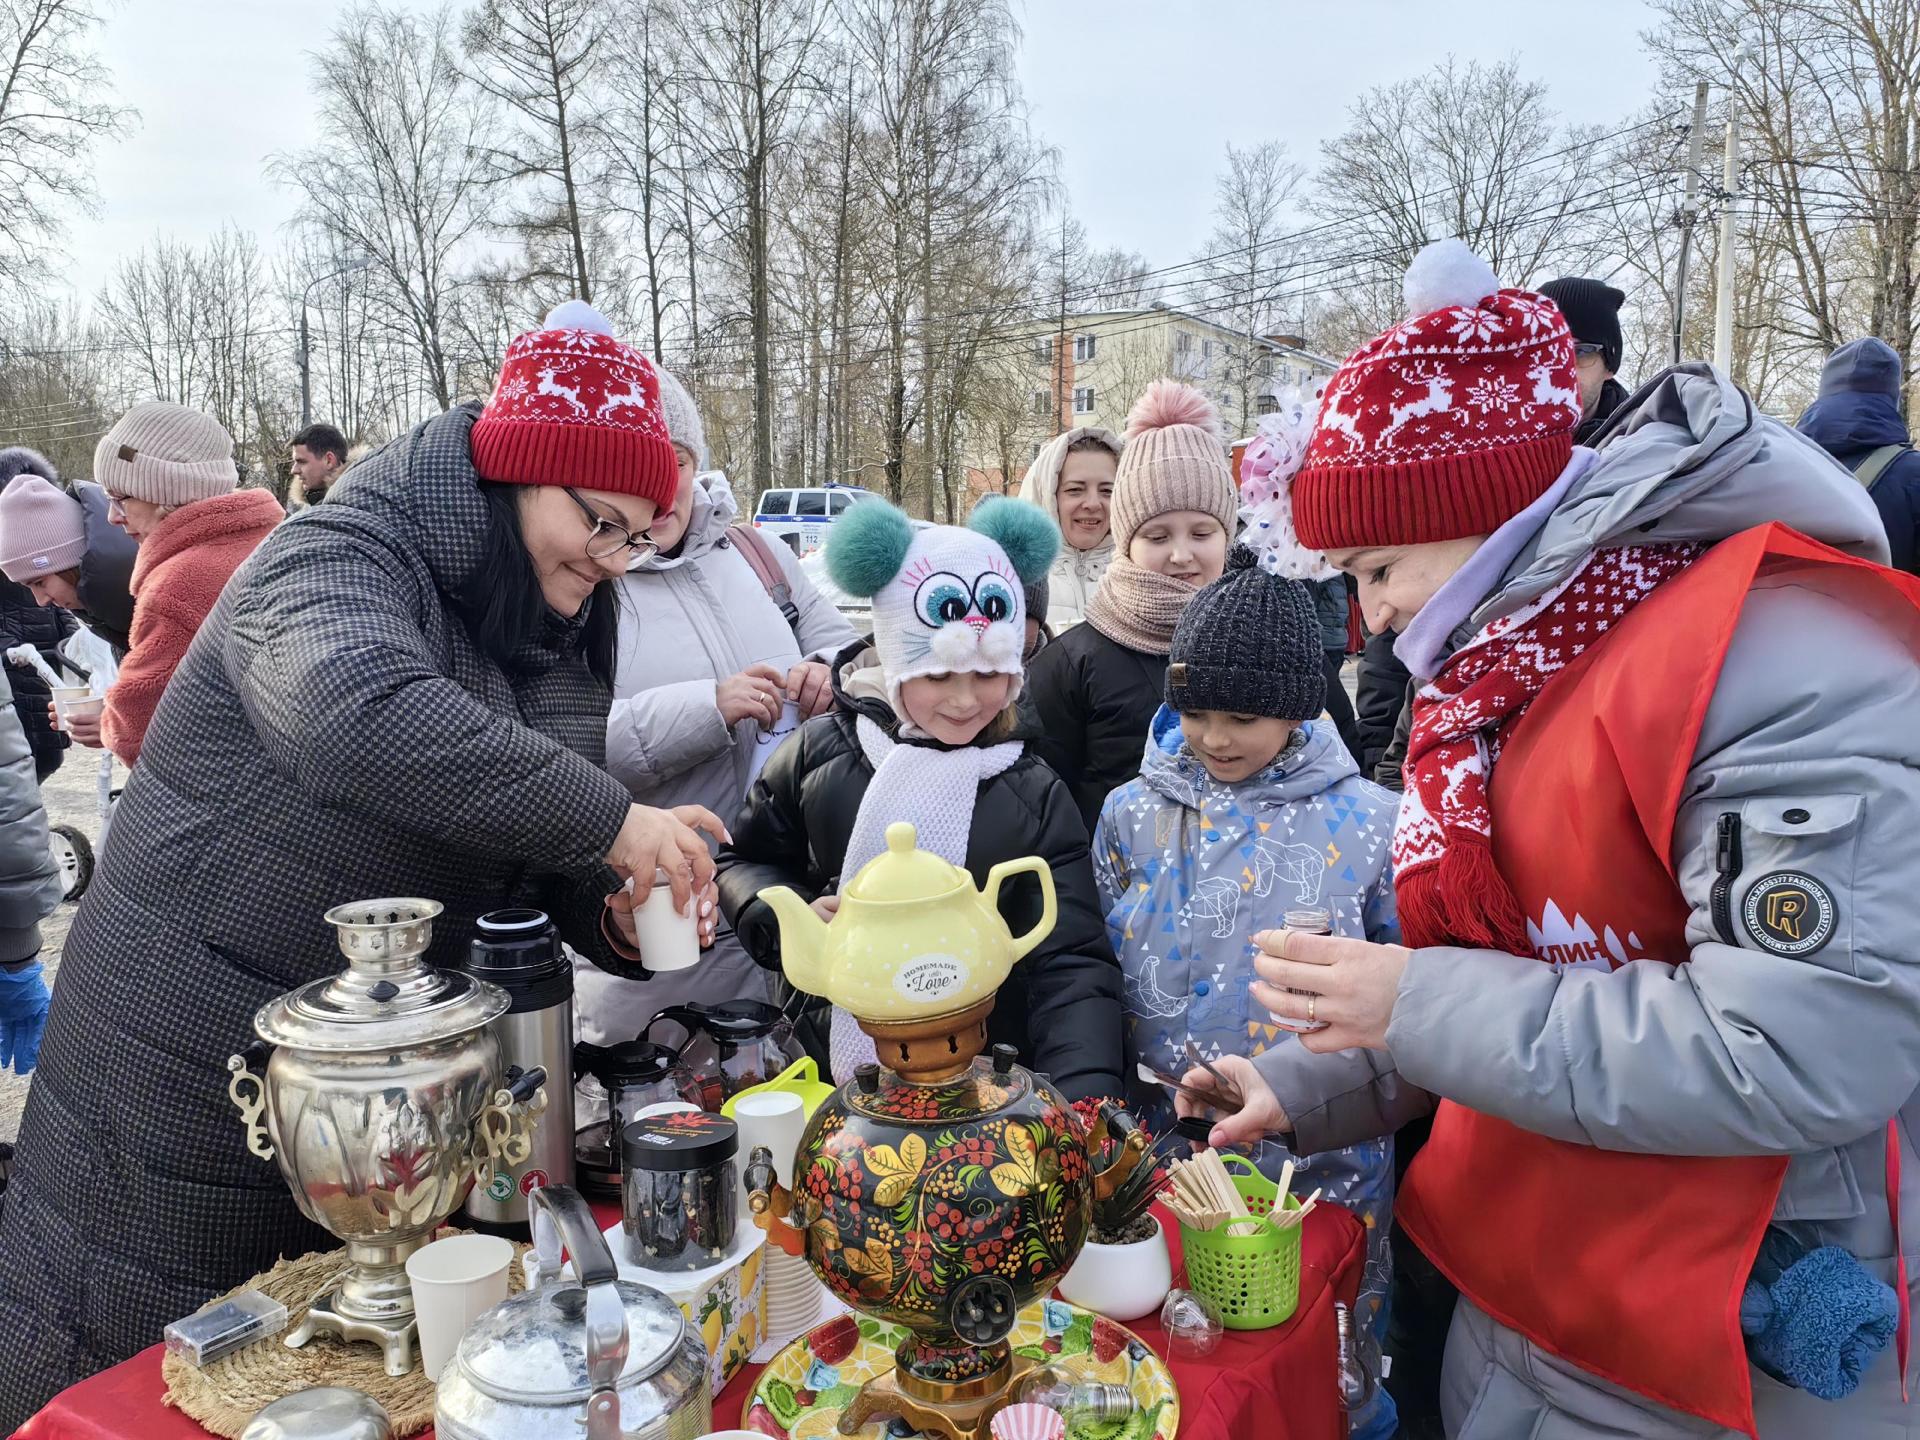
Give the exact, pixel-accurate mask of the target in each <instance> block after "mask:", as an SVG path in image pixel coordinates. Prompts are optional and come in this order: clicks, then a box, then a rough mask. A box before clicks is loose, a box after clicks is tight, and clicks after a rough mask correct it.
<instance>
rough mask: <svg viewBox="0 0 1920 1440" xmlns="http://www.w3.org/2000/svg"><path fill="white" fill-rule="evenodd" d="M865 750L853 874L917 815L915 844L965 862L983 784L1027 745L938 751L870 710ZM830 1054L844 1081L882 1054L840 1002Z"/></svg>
mask: <svg viewBox="0 0 1920 1440" xmlns="http://www.w3.org/2000/svg"><path fill="white" fill-rule="evenodd" d="M854 728H855V730H856V731H857V732H858V733H859V736H860V749H861V750H862V751H863V752H864V753H865V755H866V757H867V763H868V764H870V765H871V766H873V779H872V780H870V781H868V782H867V793H866V795H865V796H864V797H863V798H862V799H861V801H860V812H859V814H857V815H856V816H854V820H853V834H852V835H851V836H850V837H849V838H848V840H847V854H846V858H845V859H844V860H843V861H842V862H841V866H840V873H841V875H843V876H844V877H845V878H846V879H847V880H851V879H852V878H853V877H854V876H855V875H857V874H859V873H860V867H861V866H863V865H865V864H866V863H867V862H868V861H869V860H871V859H873V858H874V857H875V856H876V855H878V854H880V853H881V852H882V851H884V850H885V849H886V848H887V826H889V825H891V824H893V823H894V822H895V821H898V820H910V821H912V822H913V825H914V827H915V831H916V837H915V841H914V843H915V844H916V845H918V846H919V847H920V848H921V849H922V850H929V851H931V852H932V853H934V854H935V855H938V856H939V857H940V858H941V859H943V860H947V861H949V862H951V863H952V864H955V865H959V866H962V867H964V866H965V865H966V863H967V840H968V838H969V837H970V836H971V835H972V833H973V805H974V801H976V800H977V799H979V797H980V787H981V786H982V785H983V784H985V783H986V782H987V781H988V780H991V779H992V778H993V777H994V776H996V775H998V774H1000V773H1001V772H1002V771H1004V770H1006V769H1007V768H1009V767H1010V766H1011V765H1012V764H1013V762H1014V761H1016V760H1018V759H1019V758H1020V755H1021V753H1022V752H1023V751H1024V750H1025V749H1026V745H1025V743H1024V742H1022V741H1019V740H1009V741H1007V742H1005V743H1004V744H1000V745H985V746H968V747H966V748H965V749H960V750H937V749H934V748H933V747H931V746H927V745H902V744H900V743H899V742H897V741H896V740H894V739H893V737H892V736H890V735H888V734H887V732H886V731H884V730H882V729H881V728H880V727H879V726H878V725H876V724H874V723H873V721H871V720H869V719H868V718H867V717H866V716H864V715H862V716H860V717H859V718H858V719H857V720H856V721H855V722H854ZM829 1045H830V1050H829V1054H830V1059H831V1061H832V1066H833V1079H834V1083H835V1084H837V1085H844V1084H846V1083H847V1082H848V1081H849V1080H851V1079H852V1078H853V1072H854V1070H855V1068H856V1067H858V1066H860V1065H864V1064H867V1063H869V1062H871V1061H873V1060H874V1059H875V1058H876V1055H875V1051H874V1048H873V1039H872V1037H871V1036H869V1035H867V1034H866V1032H865V1031H863V1030H861V1029H859V1028H858V1027H857V1025H856V1024H855V1022H854V1019H853V1017H852V1016H851V1015H849V1014H847V1013H846V1011H844V1010H842V1009H840V1008H839V1007H838V1006H835V1007H834V1011H833V1029H832V1034H831V1039H830V1042H829Z"/></svg>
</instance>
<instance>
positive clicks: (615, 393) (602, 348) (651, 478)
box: [469, 300, 680, 505]
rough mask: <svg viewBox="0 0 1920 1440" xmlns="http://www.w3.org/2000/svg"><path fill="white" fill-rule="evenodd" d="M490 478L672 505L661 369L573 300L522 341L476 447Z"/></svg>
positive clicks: (483, 416)
mask: <svg viewBox="0 0 1920 1440" xmlns="http://www.w3.org/2000/svg"><path fill="white" fill-rule="evenodd" d="M469 444H470V448H471V449H472V452H473V468H474V469H475V470H477V471H479V472H480V477H481V478H482V479H483V480H500V481H505V482H507V483H508V484H513V485H575V486H578V487H579V488H580V489H582V490H612V491H617V492H618V493H620V494H623V495H640V496H644V497H645V498H646V499H649V500H651V501H653V502H654V504H656V505H671V504H672V503H673V497H674V492H675V490H677V489H678V488H679V484H680V472H679V462H678V459H677V458H676V457H675V455H674V453H673V442H672V441H671V440H670V439H668V438H667V421H666V415H665V412H664V411H662V410H661V408H660V378H659V376H658V375H657V374H656V373H655V372H654V368H653V362H652V361H650V360H648V359H647V357H646V356H644V355H642V354H641V353H640V352H639V351H638V350H635V349H634V348H633V347H632V346H630V345H626V344H623V343H622V342H621V341H619V340H616V339H615V338H614V336H613V326H612V325H610V324H608V323H607V319H606V317H605V316H604V315H602V314H601V313H600V312H599V311H598V310H595V309H594V308H593V307H592V306H591V305H587V304H585V303H583V302H581V301H579V300H569V301H567V302H566V303H565V304H564V305H561V306H559V307H557V308H556V309H555V310H554V311H553V312H552V313H551V314H549V315H548V316H547V318H546V320H545V321H544V322H542V324H541V327H540V328H539V329H538V330H534V331H530V332H529V333H527V334H525V335H520V336H516V337H515V339H514V341H513V343H512V344H510V345H509V346H507V354H506V358H505V359H504V360H502V361H501V362H500V379H499V380H498V382H497V383H496V384H495V385H494V387H493V398H492V399H490V400H488V401H487V404H486V408H485V409H484V410H482V411H481V412H480V418H479V419H478V420H476V421H474V422H473V437H472V439H471V441H470V442H469Z"/></svg>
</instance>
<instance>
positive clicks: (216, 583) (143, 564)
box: [71, 400, 286, 766]
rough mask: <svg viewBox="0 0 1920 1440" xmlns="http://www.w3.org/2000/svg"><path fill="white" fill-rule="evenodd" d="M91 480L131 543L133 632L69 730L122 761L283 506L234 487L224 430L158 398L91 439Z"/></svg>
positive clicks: (130, 757) (129, 760) (135, 753)
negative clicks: (90, 711)
mask: <svg viewBox="0 0 1920 1440" xmlns="http://www.w3.org/2000/svg"><path fill="white" fill-rule="evenodd" d="M93 475H94V482H95V483H96V484H97V485H99V486H100V488H101V489H102V490H104V491H105V492H106V496H107V519H108V520H109V521H110V522H111V523H112V524H114V525H117V526H119V527H120V529H122V530H124V531H125V532H126V533H127V537H128V538H129V539H130V540H132V541H133V542H134V544H136V545H137V546H139V547H140V548H139V551H138V553H137V554H136V555H135V557H134V561H133V576H132V580H131V583H130V585H129V587H128V588H129V589H130V591H131V592H132V595H133V631H132V634H131V636H130V640H129V648H128V650H127V655H126V658H125V659H124V660H122V661H121V662H120V673H119V676H118V678H117V679H115V680H114V682H113V688H112V689H110V690H109V691H107V703H106V708H105V710H104V711H103V712H102V714H101V716H100V718H99V719H98V720H90V719H87V718H85V717H79V716H76V717H74V719H73V720H72V722H71V729H72V731H73V738H74V739H76V740H78V741H79V742H80V743H81V744H83V745H105V746H106V748H107V749H109V750H111V751H113V753H114V754H115V755H117V756H119V757H120V761H121V763H122V764H124V765H128V766H131V765H133V764H134V763H135V762H136V761H137V760H139V758H140V747H141V745H142V744H143V743H144V742H145V740H146V736H147V727H148V725H149V724H151V723H152V721H153V712H154V710H155V709H156V708H158V706H159V704H160V697H161V696H162V695H164V694H165V693H166V689H167V685H168V683H169V682H170V681H171V680H172V679H173V675H174V672H175V671H176V670H178V669H179V668H180V662H181V661H182V660H183V659H185V658H186V654H187V647H188V646H189V645H191V644H192V643H193V637H194V636H195V635H196V634H198V633H199V630H200V626H201V624H202V623H203V622H204V621H205V620H206V618H207V616H208V614H209V613H211V612H212V610H213V605H214V602H215V601H216V600H218V599H219V598H220V592H221V591H222V590H223V589H225V588H226V584H227V581H228V580H230V579H232V578H233V572H234V571H236V570H238V569H239V568H240V566H241V563H242V562H243V561H245V560H246V558H247V557H248V556H249V555H251V554H252V553H253V552H254V549H255V548H256V547H257V546H258V545H259V544H260V542H261V541H262V540H264V539H266V538H267V536H268V535H270V534H272V533H273V527H274V526H276V525H278V524H279V523H280V522H281V521H282V520H283V519H285V518H286V512H285V511H283V510H282V509H281V508H280V503H279V502H278V501H277V500H275V499H274V498H273V496H272V495H271V494H270V493H268V492H267V491H265V490H240V489H236V488H235V487H236V486H238V485H239V483H240V473H239V471H238V470H236V469H235V468H234V463H233V437H232V436H231V435H229V434H228V433H227V431H226V427H224V426H223V425H221V424H220V422H219V421H217V420H215V419H214V418H213V417H212V416H211V415H203V414H201V413H200V412H199V411H197V410H189V409H188V408H187V407H186V406H184V405H174V404H170V403H168V402H166V401H162V400H154V401H149V402H147V403H145V404H142V405H136V406H134V407H133V408H132V409H131V410H129V411H128V412H127V413H126V414H125V415H123V416H121V417H120V420H119V423H118V424H116V425H115V426H114V427H113V428H112V429H111V430H109V431H107V433H106V434H105V435H104V436H102V437H101V440H100V444H99V445H98V446H97V447H96V448H95V450H94V452H93Z"/></svg>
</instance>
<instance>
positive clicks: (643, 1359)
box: [457, 1280, 704, 1405]
mask: <svg viewBox="0 0 1920 1440" xmlns="http://www.w3.org/2000/svg"><path fill="white" fill-rule="evenodd" d="M614 1284H615V1288H616V1289H617V1290H618V1292H619V1296H620V1303H621V1306H622V1307H623V1308H624V1309H625V1310H626V1312H627V1363H626V1364H625V1365H624V1366H622V1367H621V1370H620V1378H619V1380H618V1381H617V1382H615V1383H616V1384H619V1385H625V1384H627V1383H628V1382H629V1381H635V1380H644V1379H646V1378H647V1377H648V1376H650V1375H652V1374H653V1373H654V1372H655V1371H657V1370H659V1369H660V1368H661V1367H662V1366H664V1365H666V1364H667V1363H668V1362H669V1361H671V1360H672V1359H673V1355H674V1351H675V1350H676V1349H677V1348H678V1347H679V1344H680V1341H681V1337H682V1336H683V1335H684V1334H685V1330H686V1319H685V1317H684V1316H683V1315H682V1314H681V1313H680V1307H679V1306H678V1305H675V1304H674V1303H673V1302H672V1301H671V1300H669V1299H667V1297H666V1296H664V1295H662V1294H661V1293H660V1292H659V1291H658V1290H651V1289H648V1288H647V1287H646V1286H645V1285H636V1284H634V1283H633V1282H632V1281H631V1280H620V1281H616V1282H614ZM586 1306H587V1292H586V1290H585V1289H583V1288H582V1287H581V1286H579V1285H576V1284H552V1285H543V1286H541V1287H540V1288H539V1289H537V1290H524V1291H522V1292H521V1293H520V1294H518V1295H510V1296H508V1297H507V1298H506V1299H505V1300H503V1301H502V1302H501V1303H500V1304H498V1305H496V1306H494V1307H493V1309H491V1310H489V1311H488V1312H487V1313H486V1314H484V1315H482V1316H481V1317H480V1318H479V1319H478V1320H476V1321H474V1322H473V1324H472V1326H471V1327H469V1328H468V1330H467V1333H466V1334H465V1335H463V1336H462V1337H461V1339H460V1348H459V1350H458V1352H457V1354H458V1356H459V1364H460V1366H461V1368H462V1369H464V1370H465V1371H466V1372H467V1374H468V1375H469V1376H470V1377H471V1378H472V1380H473V1383H474V1384H475V1385H477V1386H479V1388H480V1389H481V1390H483V1391H485V1392H486V1393H487V1394H489V1395H492V1396H493V1397H494V1398H495V1399H499V1400H510V1401H539V1402H543V1403H550V1404H556V1405H557V1404H564V1403H566V1402H568V1401H581V1400H585V1399H586V1398H587V1397H588V1396H589V1395H591V1394H592V1393H593V1386H592V1384H591V1383H590V1382H589V1381H588V1379H587V1325H586ZM703 1383H704V1377H703Z"/></svg>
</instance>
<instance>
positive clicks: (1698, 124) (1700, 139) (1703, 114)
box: [1670, 80, 1707, 365]
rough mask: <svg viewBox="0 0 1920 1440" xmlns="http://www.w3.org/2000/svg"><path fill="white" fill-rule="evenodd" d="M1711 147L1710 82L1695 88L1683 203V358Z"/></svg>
mask: <svg viewBox="0 0 1920 1440" xmlns="http://www.w3.org/2000/svg"><path fill="white" fill-rule="evenodd" d="M1706 149H1707V82H1706V81H1704V80H1702V81H1701V82H1700V83H1699V84H1698V85H1696V86H1694V87H1693V133H1692V134H1691V135H1690V136H1689V137H1688V139H1687V182H1686V183H1687V189H1686V195H1685V198H1683V199H1682V200H1681V202H1680V262H1679V264H1678V265H1677V266H1676V267H1675V273H1674V277H1673V355H1672V357H1671V359H1670V363H1671V364H1674V365H1678V364H1679V363H1680V361H1681V359H1682V353H1681V339H1680V336H1681V332H1682V330H1683V329H1684V328H1685V326H1686V319H1687V261H1688V260H1689V259H1691V258H1692V256H1693V227H1694V226H1695V225H1696V224H1698V223H1699V221H1700V165H1701V162H1702V161H1703V160H1704V159H1705V158H1706Z"/></svg>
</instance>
